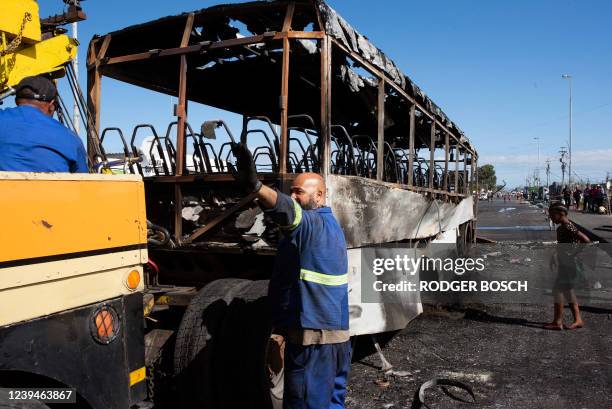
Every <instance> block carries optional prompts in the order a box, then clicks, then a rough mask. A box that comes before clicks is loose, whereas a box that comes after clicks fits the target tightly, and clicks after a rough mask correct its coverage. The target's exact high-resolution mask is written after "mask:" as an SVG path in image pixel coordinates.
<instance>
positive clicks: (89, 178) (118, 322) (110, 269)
mask: <svg viewBox="0 0 612 409" xmlns="http://www.w3.org/2000/svg"><path fill="white" fill-rule="evenodd" d="M70 3H71V4H69V7H68V10H67V12H66V13H64V14H63V15H59V16H54V17H51V18H48V19H45V20H41V19H40V18H39V13H38V3H37V2H36V1H33V0H2V3H1V4H0V8H1V12H0V95H2V96H4V97H7V96H9V95H10V94H11V93H12V92H13V87H14V86H15V85H16V84H18V83H19V81H20V80H21V79H23V78H24V77H27V76H32V75H41V74H46V75H48V76H50V77H51V78H59V77H62V76H63V75H64V73H65V71H66V70H67V69H70V64H71V61H72V60H73V59H74V57H75V56H76V53H77V46H78V42H77V41H76V40H75V39H73V38H71V37H69V36H68V35H66V34H65V32H66V30H64V29H62V27H61V26H62V25H63V24H66V23H70V22H73V21H78V20H82V19H84V18H85V16H84V14H83V12H82V11H81V10H80V8H79V7H77V5H78V2H70ZM16 137H18V136H17V135H16ZM144 200H145V199H144V187H143V182H142V178H141V177H140V176H134V175H104V174H56V173H19V172H0V408H14V407H20V408H37V409H38V408H47V407H48V406H47V404H51V405H53V403H67V402H71V403H72V405H68V406H69V407H79V408H99V409H109V408H129V407H132V406H133V405H134V404H136V403H137V402H140V401H142V400H143V399H144V398H145V397H146V393H147V388H146V382H145V377H146V369H145V363H144V355H145V354H144V334H143V296H142V292H141V291H142V289H143V287H144V276H143V264H144V263H146V262H147V258H148V257H147V248H146V244H147V220H146V215H145V203H144ZM15 405H17V406H15Z"/></svg>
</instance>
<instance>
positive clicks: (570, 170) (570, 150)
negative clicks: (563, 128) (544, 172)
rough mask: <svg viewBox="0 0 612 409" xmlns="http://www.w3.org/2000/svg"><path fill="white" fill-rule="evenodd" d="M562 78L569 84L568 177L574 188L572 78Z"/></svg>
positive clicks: (569, 76) (567, 75) (565, 75)
mask: <svg viewBox="0 0 612 409" xmlns="http://www.w3.org/2000/svg"><path fill="white" fill-rule="evenodd" d="M561 78H563V79H565V80H568V82H569V174H568V176H567V179H568V182H567V184H568V185H569V186H570V189H571V186H572V76H571V75H569V74H563V75H562V76H561Z"/></svg>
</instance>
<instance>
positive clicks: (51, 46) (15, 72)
mask: <svg viewBox="0 0 612 409" xmlns="http://www.w3.org/2000/svg"><path fill="white" fill-rule="evenodd" d="M77 46H78V42H77V41H76V40H74V39H73V38H70V37H68V36H66V35H59V36H56V37H51V38H49V39H48V40H45V41H41V42H39V43H36V44H34V45H32V46H30V47H26V48H23V49H21V50H19V51H18V52H16V53H14V54H9V55H7V56H5V57H0V91H2V90H3V89H4V88H6V86H7V85H8V86H11V87H14V86H15V85H17V84H18V83H19V81H21V80H22V79H23V78H25V77H29V76H32V75H39V74H45V73H52V72H54V71H58V70H60V69H61V68H62V66H63V65H65V64H66V62H68V61H71V60H72V59H74V58H75V57H76V54H77Z"/></svg>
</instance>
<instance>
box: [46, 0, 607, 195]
mask: <svg viewBox="0 0 612 409" xmlns="http://www.w3.org/2000/svg"><path fill="white" fill-rule="evenodd" d="M221 2H227V1H226V0H220V1H195V0H183V1H174V2H170V1H159V2H158V1H145V0H131V1H117V0H106V1H101V0H88V1H84V2H83V3H82V4H83V7H84V9H85V11H86V12H87V14H88V17H89V19H88V20H87V21H85V22H83V23H81V24H80V25H79V39H80V41H81V43H82V45H83V46H82V47H81V49H80V56H81V62H82V64H81V70H80V72H81V83H82V85H83V86H84V85H85V70H84V56H85V51H86V46H87V43H88V42H89V40H90V39H91V37H92V35H93V34H94V33H101V34H102V33H106V32H109V31H113V30H116V29H120V28H123V27H125V26H128V25H132V24H136V23H139V22H144V21H148V20H151V19H155V18H158V17H161V16H164V15H169V14H177V13H180V12H183V11H189V10H194V9H199V8H202V7H207V6H209V5H213V4H218V3H221ZM330 4H331V5H332V7H334V8H335V9H336V10H338V11H339V12H340V14H342V15H343V16H344V17H345V18H346V19H347V20H348V21H349V22H350V23H351V24H352V25H353V26H354V27H355V28H357V29H358V30H359V31H360V32H361V33H362V34H364V35H366V36H368V37H369V38H370V39H371V40H372V41H373V43H374V44H376V45H377V46H378V47H379V48H381V49H382V50H383V51H385V53H386V54H388V55H389V56H390V57H391V58H393V59H394V61H395V62H396V63H397V64H398V65H399V66H400V67H401V68H402V70H403V71H404V72H405V73H406V74H407V75H409V76H410V77H411V78H412V79H413V80H414V81H415V82H416V83H417V84H418V85H419V86H420V87H421V88H422V89H423V90H424V91H425V92H426V93H427V94H428V95H429V96H430V97H431V98H432V99H433V100H434V101H435V102H436V103H437V104H438V105H439V106H441V107H442V108H443V109H444V110H445V112H446V113H447V114H448V115H449V116H450V117H451V118H452V119H453V120H454V121H455V122H456V123H457V124H458V125H459V126H460V127H461V128H462V129H463V130H464V131H465V133H466V134H467V135H468V136H469V138H470V139H471V140H472V142H473V143H474V145H475V146H476V147H477V149H478V151H479V154H480V157H481V161H480V164H483V163H485V162H490V163H493V164H494V165H495V167H496V169H497V174H498V179H499V180H502V179H503V180H506V181H507V182H508V183H509V185H510V186H516V185H519V184H521V183H523V182H524V181H525V177H526V176H527V174H528V173H529V172H531V173H533V169H534V168H535V167H536V163H537V143H536V142H535V141H534V138H535V137H537V138H539V141H540V143H539V144H540V158H541V159H540V160H541V165H540V166H541V167H542V168H543V167H544V161H545V160H546V159H547V158H550V159H551V173H552V176H553V179H554V178H555V177H558V178H560V175H561V171H560V167H559V161H558V158H559V154H558V151H559V148H560V147H561V146H562V145H567V139H568V84H567V82H566V81H564V80H562V79H561V74H563V73H570V74H572V75H573V77H574V82H573V83H574V138H573V151H574V165H573V166H574V171H575V173H576V174H577V175H578V176H580V177H583V178H590V179H591V180H594V179H601V178H605V175H606V172H608V171H609V172H611V176H612V161H611V160H610V159H611V158H612V127H610V125H609V119H610V118H611V117H612V115H611V114H612V52H611V51H612V49H611V44H612V30H610V18H611V17H612V2H610V1H608V0H585V1H577V0H537V1H533V0H532V1H529V0H515V1H501V0H498V1H490V0H461V1H460V0H431V1H427V2H424V1H415V0H385V1H380V2H365V1H348V0H345V1H340V0H331V1H330ZM40 7H41V15H42V16H45V15H49V14H55V13H57V12H60V11H61V9H62V7H63V3H62V2H61V1H60V0H41V1H40ZM103 90H104V92H103V111H102V125H103V126H119V127H125V128H129V127H131V126H133V125H134V124H136V123H138V122H153V123H154V124H156V125H157V124H158V125H159V126H160V127H161V126H162V124H163V123H168V122H169V121H171V120H172V116H171V102H170V98H169V97H168V96H163V95H160V94H154V93H152V92H149V91H144V90H139V89H138V88H136V87H132V86H128V85H123V84H120V83H117V82H115V81H112V80H109V79H105V80H104V85H103ZM190 109H191V111H190V114H192V115H193V114H194V113H195V114H197V115H198V116H199V115H202V116H206V117H209V118H210V117H219V116H220V115H224V114H223V113H219V112H215V111H214V110H207V109H204V108H199V107H198V108H193V105H192V107H190ZM211 111H212V112H211ZM237 132H238V130H237V129H236V130H235V133H237Z"/></svg>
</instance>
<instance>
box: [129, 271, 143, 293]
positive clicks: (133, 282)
mask: <svg viewBox="0 0 612 409" xmlns="http://www.w3.org/2000/svg"><path fill="white" fill-rule="evenodd" d="M126 284H127V286H128V288H129V289H130V290H135V289H137V288H138V285H139V284H140V273H139V272H138V270H132V271H130V274H128V276H127V280H126Z"/></svg>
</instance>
